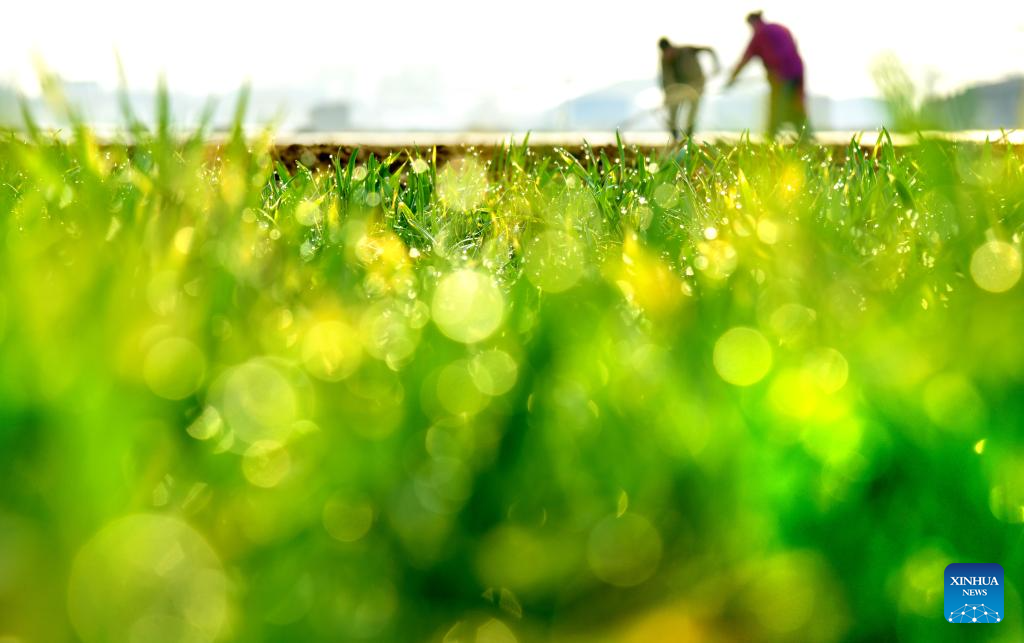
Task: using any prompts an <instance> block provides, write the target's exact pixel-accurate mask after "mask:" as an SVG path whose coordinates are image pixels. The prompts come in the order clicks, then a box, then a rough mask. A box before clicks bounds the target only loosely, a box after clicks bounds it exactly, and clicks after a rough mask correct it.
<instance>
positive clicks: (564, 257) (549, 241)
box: [523, 230, 584, 293]
mask: <svg viewBox="0 0 1024 643" xmlns="http://www.w3.org/2000/svg"><path fill="white" fill-rule="evenodd" d="M583 267H584V254H583V248H582V247H581V246H580V244H579V242H578V241H576V239H574V238H573V237H571V236H569V235H568V234H566V233H565V232H562V231H560V230H548V231H546V232H542V233H540V234H539V235H537V237H536V238H535V239H534V240H533V241H532V242H531V243H529V245H527V246H526V251H525V253H524V261H523V270H524V272H525V273H526V278H527V279H529V280H530V283H532V284H533V285H535V286H537V287H538V288H540V289H541V290H544V291H546V292H551V293H558V292H564V291H566V290H568V289H570V288H572V287H573V286H575V285H576V282H577V281H579V280H580V277H582V276H583Z"/></svg>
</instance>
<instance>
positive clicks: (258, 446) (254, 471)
mask: <svg viewBox="0 0 1024 643" xmlns="http://www.w3.org/2000/svg"><path fill="white" fill-rule="evenodd" d="M291 469H292V459H291V456H290V455H289V454H288V449H287V448H285V446H284V445H283V444H281V443H280V442H278V441H277V440H257V441H256V442H253V443H252V444H251V445H249V448H248V449H246V450H245V455H243V456H242V473H243V474H244V475H245V479H246V480H248V481H249V482H251V483H252V484H254V485H256V486H257V487H264V488H266V489H270V488H271V487H276V486H277V485H278V484H280V483H281V481H282V480H284V478H285V476H287V475H288V473H289V472H290V471H291Z"/></svg>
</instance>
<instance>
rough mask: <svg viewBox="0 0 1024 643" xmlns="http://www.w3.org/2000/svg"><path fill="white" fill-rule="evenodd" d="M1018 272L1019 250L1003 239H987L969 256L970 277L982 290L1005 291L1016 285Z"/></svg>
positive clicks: (1019, 263) (1019, 272) (1019, 269)
mask: <svg viewBox="0 0 1024 643" xmlns="http://www.w3.org/2000/svg"><path fill="white" fill-rule="evenodd" d="M1020 274H1021V257H1020V251H1018V250H1017V248H1016V246H1014V245H1012V244H1009V243H1006V242H1005V241H989V242H988V243H986V244H985V245H983V246H981V247H980V248H978V249H977V250H975V251H974V255H973V256H971V277H973V278H974V283H976V284H978V287H979V288H981V289H982V290H987V291H988V292H994V293H1001V292H1006V291H1007V290H1009V289H1011V288H1013V287H1014V286H1015V285H1017V282H1018V281H1020Z"/></svg>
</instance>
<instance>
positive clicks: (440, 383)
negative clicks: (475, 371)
mask: <svg viewBox="0 0 1024 643" xmlns="http://www.w3.org/2000/svg"><path fill="white" fill-rule="evenodd" d="M437 398H438V400H440V402H441V406H443V407H444V408H445V410H446V411H448V412H449V413H451V414H453V415H474V414H476V413H478V412H480V411H481V410H482V409H483V408H484V407H485V406H487V403H488V401H489V400H490V398H489V397H488V396H486V395H484V394H483V393H482V392H481V391H480V390H479V389H478V388H477V387H476V386H475V383H474V380H473V376H472V375H471V374H470V372H469V364H468V363H467V362H466V361H465V360H459V361H457V362H454V363H452V364H449V365H448V366H445V367H444V368H443V369H441V372H440V374H439V375H438V376H437Z"/></svg>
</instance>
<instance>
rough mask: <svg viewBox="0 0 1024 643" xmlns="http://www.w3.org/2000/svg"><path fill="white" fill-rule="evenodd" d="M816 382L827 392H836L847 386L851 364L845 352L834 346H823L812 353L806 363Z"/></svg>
mask: <svg viewBox="0 0 1024 643" xmlns="http://www.w3.org/2000/svg"><path fill="white" fill-rule="evenodd" d="M804 368H805V369H806V370H807V371H808V372H809V373H810V374H811V376H812V378H813V379H814V383H815V384H817V386H818V388H820V389H821V390H822V391H824V392H825V393H836V392H837V391H839V390H840V389H841V388H843V387H844V386H846V380H847V379H848V378H849V376H850V365H849V364H848V363H847V361H846V358H845V357H843V354H842V353H840V352H839V351H837V350H836V349H834V348H822V349H819V350H817V351H815V352H814V353H812V354H811V355H810V356H809V357H808V358H807V361H806V363H805V364H804Z"/></svg>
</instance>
